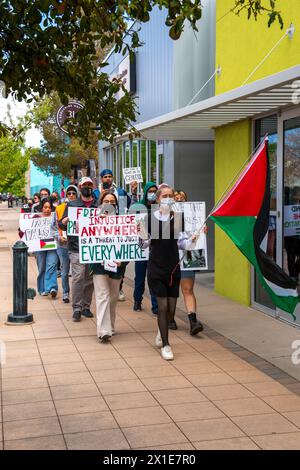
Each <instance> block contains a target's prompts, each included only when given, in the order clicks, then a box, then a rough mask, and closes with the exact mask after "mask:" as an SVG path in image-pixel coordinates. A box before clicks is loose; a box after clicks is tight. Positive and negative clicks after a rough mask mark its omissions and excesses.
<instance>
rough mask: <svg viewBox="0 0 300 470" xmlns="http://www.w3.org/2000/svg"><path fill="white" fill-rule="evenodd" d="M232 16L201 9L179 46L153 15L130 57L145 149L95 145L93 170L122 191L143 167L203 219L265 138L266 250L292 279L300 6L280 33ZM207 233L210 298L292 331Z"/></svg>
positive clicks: (299, 134) (294, 5)
mask: <svg viewBox="0 0 300 470" xmlns="http://www.w3.org/2000/svg"><path fill="white" fill-rule="evenodd" d="M232 6H233V1H232V0H216V1H207V2H204V9H203V18H202V19H201V20H200V21H199V33H198V34H196V35H194V34H193V33H192V32H191V31H190V30H189V29H187V31H186V32H185V33H184V35H183V36H182V38H181V39H180V40H179V41H175V42H170V40H169V39H168V37H167V32H165V33H164V31H166V28H165V27H164V17H163V14H162V12H160V11H159V10H157V11H154V12H153V18H152V19H153V22H152V25H151V21H150V23H147V24H146V25H142V30H141V33H142V36H141V37H142V40H143V41H144V42H145V46H144V47H143V48H142V49H141V50H140V51H139V52H138V53H137V57H136V71H137V74H136V77H137V80H136V96H138V100H139V106H140V115H139V117H138V121H137V123H136V127H137V129H138V130H139V132H140V133H141V136H142V139H141V140H139V141H133V142H129V141H126V136H123V137H120V139H119V140H118V142H117V143H116V145H114V146H109V145H107V144H105V143H101V145H100V160H99V167H100V169H101V168H103V167H104V166H108V165H109V166H111V167H112V168H113V170H114V172H115V174H116V176H117V181H118V184H120V185H122V173H121V172H122V167H124V166H135V165H136V164H139V163H140V164H141V166H142V168H143V171H144V179H145V180H149V179H153V180H154V181H157V182H158V183H160V182H162V181H166V182H167V183H169V184H171V185H172V186H174V187H175V188H176V189H183V190H185V191H187V193H188V194H189V197H190V200H192V199H194V200H204V201H206V203H207V212H209V211H211V209H212V208H213V206H214V203H215V202H217V201H218V200H219V198H220V196H221V195H222V194H223V192H224V191H225V190H226V188H228V185H229V184H230V182H231V181H232V180H233V179H234V177H235V176H236V175H237V174H238V173H239V171H240V170H241V168H242V166H243V164H244V163H245V161H246V160H247V159H248V158H249V156H250V155H251V153H252V152H253V150H254V148H255V147H256V145H257V144H258V143H259V142H260V140H261V139H262V138H263V137H264V136H265V135H266V134H268V135H269V148H270V157H271V192H272V199H271V212H270V223H269V233H268V237H267V238H266V240H264V244H265V249H266V250H267V251H268V254H269V255H270V256H272V257H273V258H274V260H275V261H276V262H277V263H278V264H279V265H280V266H282V267H283V269H285V270H286V272H288V274H289V275H290V276H292V277H294V278H297V279H298V275H299V270H300V233H298V231H297V230H296V228H295V229H292V228H291V227H292V225H291V221H292V220H295V217H297V215H298V214H297V211H298V210H299V219H300V143H299V142H300V106H299V105H300V65H299V64H300V60H299V50H300V49H299V47H300V18H299V14H298V13H299V1H298V0H289V2H286V1H284V0H277V2H276V7H277V8H278V9H279V10H280V11H281V14H282V17H283V20H284V28H283V29H280V27H279V25H278V24H277V23H274V24H273V25H272V26H271V27H270V28H268V26H267V21H268V18H267V16H266V15H261V16H260V17H259V18H258V21H254V19H250V20H248V19H247V15H246V14H244V15H242V14H241V15H240V16H235V15H234V14H233V13H232V12H231V9H232ZM158 26H159V27H158ZM158 30H159V31H158ZM144 48H145V49H144ZM110 60H112V59H110ZM110 63H113V66H114V67H115V69H114V70H113V67H112V69H111V70H110V72H109V73H111V72H113V71H114V72H116V67H117V65H118V59H117V58H114V59H113V60H112V62H110ZM150 82H151V83H150ZM144 85H145V86H144ZM209 229H210V231H209V233H210V235H209V258H210V268H211V269H214V270H215V290H216V291H217V292H218V293H219V294H222V295H224V296H226V297H229V298H231V299H233V300H235V301H237V302H239V303H242V304H244V305H252V306H254V307H255V308H257V309H258V310H261V311H262V312H264V313H267V314H270V315H272V316H274V317H276V318H280V319H283V320H287V321H289V320H290V317H289V316H288V315H286V314H285V313H284V312H282V311H279V310H278V309H276V308H275V307H274V305H272V303H271V302H270V299H269V298H268V296H267V294H266V293H265V292H264V291H263V289H262V288H261V286H260V284H259V283H258V282H257V279H256V275H255V272H254V270H253V269H252V268H251V267H250V265H249V263H248V262H247V260H246V259H245V258H244V257H243V256H242V255H241V254H240V253H239V251H238V250H237V249H236V248H235V246H234V245H233V244H232V242H231V241H230V240H229V239H228V238H227V237H226V235H225V234H224V233H223V232H221V231H220V230H219V229H218V228H217V229H216V236H215V239H214V236H213V234H214V229H213V228H211V226H210V227H209ZM295 313H296V316H297V321H296V324H297V325H299V326H300V312H295Z"/></svg>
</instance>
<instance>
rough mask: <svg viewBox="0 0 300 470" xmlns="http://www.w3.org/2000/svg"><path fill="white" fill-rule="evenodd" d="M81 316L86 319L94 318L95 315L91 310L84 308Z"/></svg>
mask: <svg viewBox="0 0 300 470" xmlns="http://www.w3.org/2000/svg"><path fill="white" fill-rule="evenodd" d="M81 315H83V316H84V317H86V318H93V316H94V314H93V313H92V312H91V311H90V309H89V308H84V309H83V310H82V312H81Z"/></svg>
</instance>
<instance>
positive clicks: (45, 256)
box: [35, 250, 58, 294]
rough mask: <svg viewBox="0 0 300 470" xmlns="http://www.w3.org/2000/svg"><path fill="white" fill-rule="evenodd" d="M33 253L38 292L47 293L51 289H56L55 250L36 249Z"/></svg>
mask: <svg viewBox="0 0 300 470" xmlns="http://www.w3.org/2000/svg"><path fill="white" fill-rule="evenodd" d="M35 255H36V262H37V266H38V270H39V274H38V277H37V288H38V292H39V294H41V293H42V292H47V293H49V292H50V291H51V290H52V289H54V290H56V291H57V290H58V285H57V277H56V267H57V259H58V258H57V253H56V250H46V251H37V252H36V253H35Z"/></svg>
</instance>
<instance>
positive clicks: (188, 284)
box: [175, 191, 203, 336]
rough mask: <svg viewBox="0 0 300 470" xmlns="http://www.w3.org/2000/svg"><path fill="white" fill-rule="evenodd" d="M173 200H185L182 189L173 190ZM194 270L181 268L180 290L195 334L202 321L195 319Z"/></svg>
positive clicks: (201, 326) (201, 327) (199, 328)
mask: <svg viewBox="0 0 300 470" xmlns="http://www.w3.org/2000/svg"><path fill="white" fill-rule="evenodd" d="M175 201H176V202H186V201H187V195H186V193H185V192H184V191H176V192H175ZM195 276H196V271H190V270H189V271H185V270H181V281H180V286H181V292H182V294H183V298H184V303H185V307H186V310H187V312H188V319H189V322H190V334H191V336H195V335H196V334H198V333H199V332H200V331H202V330H203V325H202V323H201V322H200V321H199V320H198V319H197V316H196V309H197V303H196V297H195V294H194V284H195Z"/></svg>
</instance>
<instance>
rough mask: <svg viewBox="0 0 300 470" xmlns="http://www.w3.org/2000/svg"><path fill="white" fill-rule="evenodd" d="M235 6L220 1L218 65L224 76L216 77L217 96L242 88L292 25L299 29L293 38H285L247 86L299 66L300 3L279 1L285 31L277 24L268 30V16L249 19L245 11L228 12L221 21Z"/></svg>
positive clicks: (228, 0) (266, 0) (297, 0)
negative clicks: (238, 13)
mask: <svg viewBox="0 0 300 470" xmlns="http://www.w3.org/2000/svg"><path fill="white" fill-rule="evenodd" d="M263 4H265V6H268V5H269V0H263ZM233 5H234V0H217V12H216V20H217V24H216V26H217V29H216V65H220V66H221V67H222V73H221V75H220V77H217V78H216V94H219V93H223V92H225V91H228V90H231V89H233V88H237V87H239V86H241V85H242V83H243V82H244V81H245V80H246V78H247V77H248V76H249V75H250V74H251V72H252V71H253V70H254V68H255V67H256V66H257V65H258V64H259V63H260V62H261V60H262V59H263V58H264V57H265V55H266V54H267V53H268V52H269V51H270V49H271V48H272V47H273V46H274V45H275V44H276V43H277V41H278V40H279V39H280V38H281V37H282V36H283V34H284V33H285V31H286V29H287V28H288V27H289V25H290V23H293V24H294V25H295V28H296V32H295V35H294V37H293V39H289V38H288V37H286V38H285V39H284V40H283V42H282V43H281V44H280V45H279V46H278V48H277V49H276V50H274V52H273V53H272V54H271V56H270V57H269V58H268V59H267V60H266V62H265V63H264V64H263V65H262V67H260V68H259V70H257V71H256V72H255V74H254V75H253V76H252V78H251V79H250V80H249V82H248V83H250V82H253V81H256V80H259V79H261V78H264V77H266V76H268V75H272V74H274V73H277V72H280V71H282V70H285V69H288V68H290V67H293V66H295V65H298V64H299V63H300V0H277V1H276V8H277V9H278V10H280V11H281V13H282V17H283V20H284V29H283V30H282V29H280V26H279V23H278V22H277V21H276V22H275V23H273V25H272V26H271V27H270V28H268V25H267V23H268V16H267V15H266V14H263V15H261V16H260V17H259V19H258V21H255V20H254V18H251V19H250V20H248V19H247V13H246V12H245V11H244V12H243V13H240V15H239V16H236V15H234V14H233V13H229V14H228V15H227V16H225V17H224V18H222V19H221V17H222V16H223V15H224V14H225V13H227V12H228V11H229V10H230V9H231V8H232V6H233ZM218 20H219V21H218Z"/></svg>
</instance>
